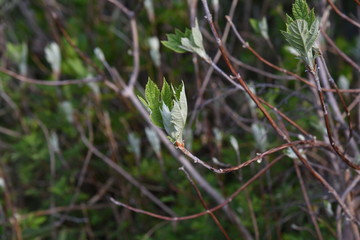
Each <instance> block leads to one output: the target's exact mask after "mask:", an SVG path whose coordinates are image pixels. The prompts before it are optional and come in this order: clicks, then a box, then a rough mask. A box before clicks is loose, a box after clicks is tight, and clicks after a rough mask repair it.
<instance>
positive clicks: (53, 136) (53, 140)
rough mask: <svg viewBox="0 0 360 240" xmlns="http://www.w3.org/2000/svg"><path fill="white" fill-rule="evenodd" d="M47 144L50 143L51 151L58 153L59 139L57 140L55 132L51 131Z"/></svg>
mask: <svg viewBox="0 0 360 240" xmlns="http://www.w3.org/2000/svg"><path fill="white" fill-rule="evenodd" d="M49 143H50V147H51V149H52V150H53V151H54V152H56V153H59V152H60V146H59V138H58V135H57V134H56V132H54V131H51V133H50V136H49Z"/></svg>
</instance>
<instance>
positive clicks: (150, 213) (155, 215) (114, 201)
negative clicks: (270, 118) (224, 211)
mask: <svg viewBox="0 0 360 240" xmlns="http://www.w3.org/2000/svg"><path fill="white" fill-rule="evenodd" d="M283 157H284V155H281V156H279V157H277V158H276V159H274V160H273V161H272V162H271V163H269V164H268V165H266V167H264V168H263V169H261V170H260V171H258V172H257V173H256V174H255V175H254V176H253V177H252V178H250V179H249V180H248V181H247V182H246V183H244V185H242V186H241V187H240V188H238V189H237V190H236V191H235V192H234V193H233V194H231V195H230V197H229V198H227V199H226V200H225V201H224V202H223V203H221V204H219V205H217V206H215V207H213V208H210V209H208V210H206V211H204V212H200V213H196V214H192V215H188V216H183V217H168V216H164V215H160V214H156V213H153V212H149V211H146V210H143V209H139V208H134V207H132V206H130V205H128V204H125V203H122V202H119V201H116V200H115V199H114V198H110V201H112V202H113V203H114V204H116V205H118V206H121V207H124V208H127V209H129V210H131V211H133V212H137V213H141V214H145V215H148V216H151V217H154V218H158V219H162V220H166V221H172V222H179V221H185V220H190V219H195V218H198V217H201V216H204V215H206V214H209V213H210V212H215V211H217V210H219V209H221V208H223V207H225V206H226V205H228V204H229V203H230V202H231V201H232V200H233V199H234V198H235V197H236V196H237V195H239V193H240V192H242V191H243V190H244V189H246V188H247V187H248V186H249V185H250V184H251V183H252V182H254V181H255V180H257V179H258V178H259V177H261V176H262V175H264V173H265V172H266V171H267V170H269V169H270V168H271V167H272V166H273V165H274V164H275V163H277V162H279V161H280V160H281V159H282V158H283Z"/></svg>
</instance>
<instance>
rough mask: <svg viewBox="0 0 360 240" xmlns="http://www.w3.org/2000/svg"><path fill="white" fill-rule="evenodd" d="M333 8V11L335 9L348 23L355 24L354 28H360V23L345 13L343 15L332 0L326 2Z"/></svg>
mask: <svg viewBox="0 0 360 240" xmlns="http://www.w3.org/2000/svg"><path fill="white" fill-rule="evenodd" d="M326 1H327V2H328V3H329V4H330V5H331V7H332V9H334V11H335V12H336V13H337V14H338V15H339V16H340V17H342V18H343V19H345V20H346V21H348V22H349V23H351V24H353V25H354V26H356V27H358V28H360V23H358V22H356V21H355V20H353V19H351V18H349V17H348V16H347V15H345V14H344V13H342V12H341V11H340V10H339V9H338V8H337V7H336V5H335V4H334V3H333V2H332V1H331V0H326Z"/></svg>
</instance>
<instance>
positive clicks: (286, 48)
mask: <svg viewBox="0 0 360 240" xmlns="http://www.w3.org/2000/svg"><path fill="white" fill-rule="evenodd" d="M285 50H286V51H288V52H289V53H290V54H292V55H294V56H296V57H299V56H300V55H299V52H298V51H297V50H296V49H295V48H293V47H292V46H285Z"/></svg>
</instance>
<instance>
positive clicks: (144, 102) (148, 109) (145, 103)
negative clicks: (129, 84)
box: [137, 95, 151, 112]
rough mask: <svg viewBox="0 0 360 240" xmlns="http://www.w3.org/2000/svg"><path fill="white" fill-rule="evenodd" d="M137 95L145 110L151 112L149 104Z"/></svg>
mask: <svg viewBox="0 0 360 240" xmlns="http://www.w3.org/2000/svg"><path fill="white" fill-rule="evenodd" d="M137 97H138V98H139V100H140V101H141V103H142V104H144V106H145V107H146V110H147V111H148V112H151V109H150V106H149V104H148V103H147V102H146V100H145V99H143V98H142V97H141V96H139V95H137Z"/></svg>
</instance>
